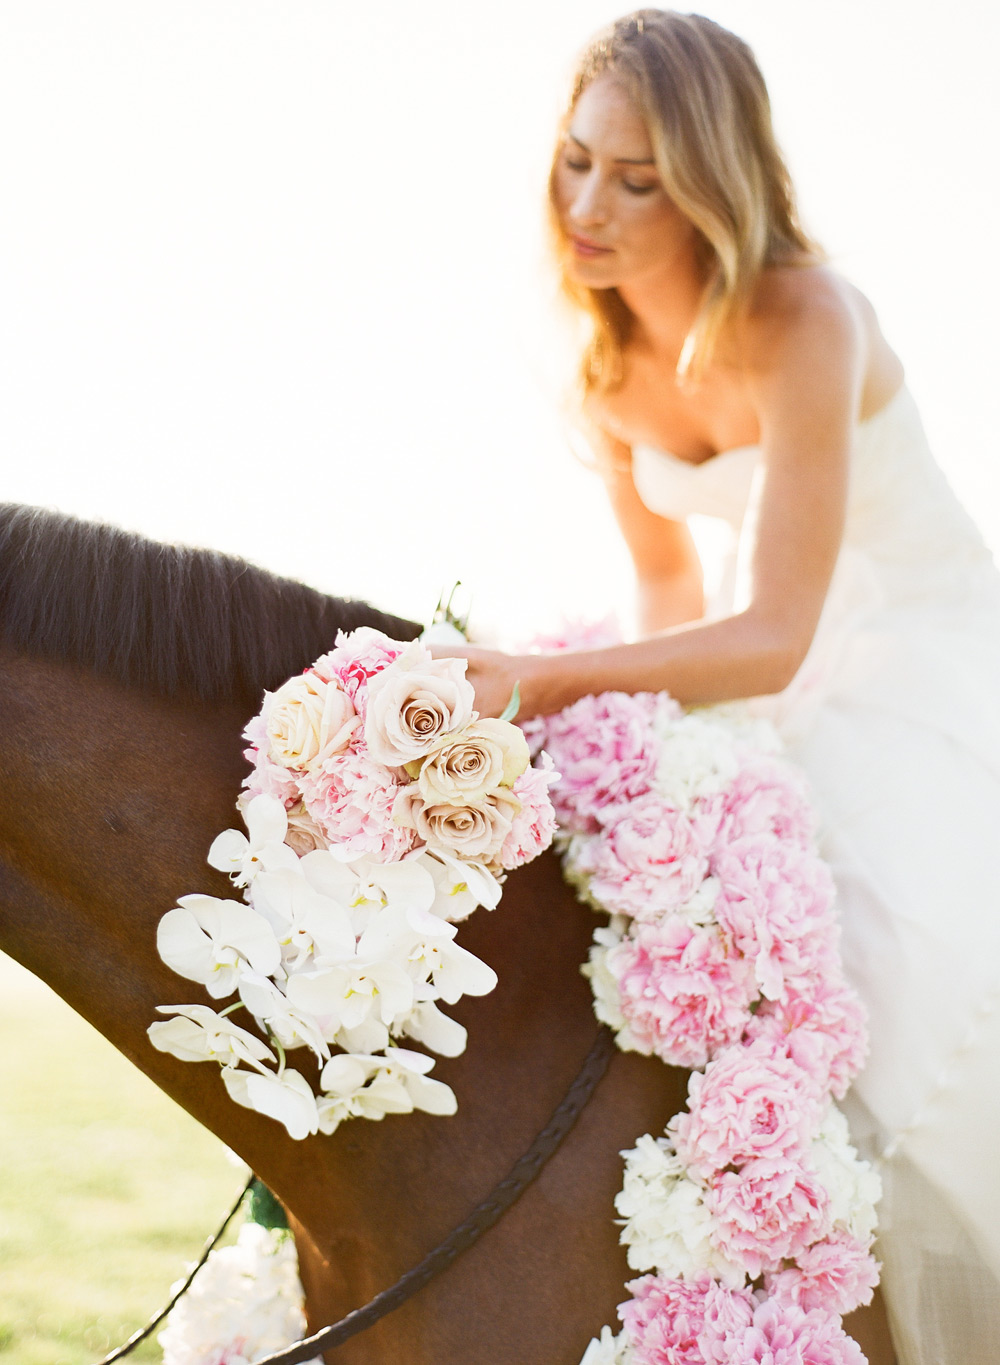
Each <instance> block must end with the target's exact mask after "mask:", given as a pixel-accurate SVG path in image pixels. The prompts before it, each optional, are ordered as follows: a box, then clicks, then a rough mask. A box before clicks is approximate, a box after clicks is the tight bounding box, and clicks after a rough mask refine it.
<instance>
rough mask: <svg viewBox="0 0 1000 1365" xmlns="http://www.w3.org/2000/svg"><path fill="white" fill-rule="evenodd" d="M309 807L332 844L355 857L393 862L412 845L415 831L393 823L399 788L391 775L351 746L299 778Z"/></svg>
mask: <svg viewBox="0 0 1000 1365" xmlns="http://www.w3.org/2000/svg"><path fill="white" fill-rule="evenodd" d="M300 785H301V789H302V796H303V799H304V800H305V803H306V809H307V810H308V812H309V814H310V816H311V817H312V819H313V820H315V821H316V824H317V825H318V826H319V828H320V830H321V831H322V833H323V835H324V836H325V837H326V838H327V839H328V840H329V841H330V843H331V844H338V845H340V846H341V847H343V848H345V849H346V850H347V851H348V852H349V853H350V854H351V855H352V856H353V857H358V858H360V857H363V856H365V857H369V858H374V859H375V861H376V862H380V863H390V862H395V861H397V860H398V859H399V858H401V857H402V856H403V854H404V853H406V852H407V851H408V850H409V849H410V848H412V847H413V842H414V837H415V836H414V833H413V831H412V830H411V829H403V828H401V827H400V826H399V825H395V824H393V821H392V808H393V803H394V801H395V800H396V796H397V794H398V792H399V790H400V783H399V782H397V781H396V779H395V777H394V776H393V774H392V773H391V772H390V771H389V770H388V769H386V768H384V767H383V766H382V764H381V763H376V762H374V761H373V760H372V759H371V758H369V757H368V755H367V754H365V753H363V752H355V751H354V750H351V749H348V750H347V752H346V753H343V754H338V755H337V756H336V757H335V758H333V759H331V760H330V762H329V763H327V764H326V765H325V766H324V768H323V770H322V771H320V772H316V773H303V775H302V777H301V779H300Z"/></svg>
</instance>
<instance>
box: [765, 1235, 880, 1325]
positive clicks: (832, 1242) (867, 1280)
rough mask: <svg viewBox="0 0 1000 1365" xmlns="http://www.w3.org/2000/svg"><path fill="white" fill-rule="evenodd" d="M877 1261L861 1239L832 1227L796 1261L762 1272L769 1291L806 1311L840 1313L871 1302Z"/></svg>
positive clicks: (770, 1293) (875, 1281)
mask: <svg viewBox="0 0 1000 1365" xmlns="http://www.w3.org/2000/svg"><path fill="white" fill-rule="evenodd" d="M878 1272H879V1264H878V1262H877V1261H876V1260H875V1258H874V1257H873V1256H872V1254H871V1252H870V1251H869V1250H868V1248H867V1246H865V1244H864V1243H863V1242H859V1241H858V1240H857V1239H856V1238H855V1237H852V1236H851V1234H850V1233H849V1232H845V1231H842V1230H841V1229H840V1228H835V1229H834V1230H833V1232H831V1233H830V1236H829V1237H827V1238H826V1239H825V1241H822V1242H817V1243H816V1244H815V1245H814V1246H811V1247H808V1248H807V1249H806V1250H805V1251H804V1252H802V1254H801V1256H799V1259H798V1263H797V1264H796V1265H794V1266H791V1267H790V1268H789V1269H787V1270H782V1271H779V1272H777V1273H776V1274H768V1275H765V1276H764V1286H765V1288H766V1289H767V1292H768V1294H769V1295H771V1296H773V1297H774V1298H779V1299H783V1300H785V1301H786V1302H791V1303H797V1304H798V1306H799V1307H800V1308H802V1309H804V1310H805V1311H806V1312H808V1311H809V1310H810V1309H813V1308H818V1309H820V1310H821V1311H822V1312H824V1313H838V1314H840V1315H841V1316H843V1315H844V1314H846V1313H853V1312H854V1310H855V1308H860V1307H861V1306H862V1305H863V1304H867V1303H871V1301H872V1294H873V1293H874V1291H875V1286H876V1285H877V1284H878Z"/></svg>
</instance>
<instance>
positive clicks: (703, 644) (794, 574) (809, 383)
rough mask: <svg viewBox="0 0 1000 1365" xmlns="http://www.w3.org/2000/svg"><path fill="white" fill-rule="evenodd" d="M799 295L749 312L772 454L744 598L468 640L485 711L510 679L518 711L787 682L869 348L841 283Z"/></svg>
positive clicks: (828, 552) (810, 603)
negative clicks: (656, 624) (675, 619)
mask: <svg viewBox="0 0 1000 1365" xmlns="http://www.w3.org/2000/svg"><path fill="white" fill-rule="evenodd" d="M810 275H812V272H810ZM791 295H792V296H791V298H790V299H788V298H785V299H780V300H779V301H778V306H773V305H772V306H768V308H767V309H766V310H765V311H764V313H763V316H761V317H758V318H754V319H751V321H749V322H748V324H747V327H746V333H745V338H744V342H745V346H746V354H747V355H748V360H747V361H746V363H745V365H744V372H745V374H746V380H747V385H748V392H749V396H750V398H751V401H752V402H753V404H754V406H755V409H756V411H757V414H758V417H759V421H760V433H761V446H762V450H763V462H764V470H763V476H764V484H763V488H762V490H761V497H760V501H759V515H758V519H757V525H756V527H755V528H753V529H752V555H751V563H750V571H751V581H750V593H749V600H748V603H747V606H746V607H745V608H744V609H743V610H741V611H739V612H737V613H735V614H734V615H732V616H728V617H725V618H723V619H721V620H718V621H712V622H707V623H695V624H689V625H684V626H679V627H674V628H671V629H668V630H665V631H661V632H659V633H658V634H656V635H653V636H651V637H650V638H648V639H645V640H640V641H638V642H637V643H635V644H628V645H620V646H617V647H615V648H611V649H597V650H585V651H580V652H573V653H566V654H555V655H527V656H521V657H510V656H504V655H497V654H495V653H492V652H490V651H483V650H471V649H470V650H469V651H468V655H469V659H470V668H469V678H470V680H471V681H472V683H473V685H474V686H475V688H476V693H477V699H478V702H479V705H480V709H481V710H482V711H484V712H494V711H499V709H500V708H501V707H502V706H503V705H504V704H505V702H506V700H507V698H508V697H509V695H510V691H511V686H512V684H513V682H514V680H519V682H520V689H521V699H522V715H534V714H546V713H550V712H552V711H556V710H559V709H561V708H562V707H564V706H567V705H569V704H570V703H571V702H573V701H575V700H577V698H579V697H581V696H585V695H587V694H588V693H597V692H604V691H609V690H610V691H626V692H637V691H645V690H648V691H661V690H665V691H668V692H670V693H671V694H672V695H673V696H674V697H676V698H677V699H678V701H681V702H685V703H696V702H712V701H722V700H727V699H730V698H735V697H747V696H756V695H759V694H762V693H769V692H778V691H780V690H781V689H782V688H784V687H786V686H787V685H788V683H789V682H790V681H791V679H792V677H793V676H794V674H795V672H796V670H797V669H798V667H799V665H800V664H801V662H802V660H803V659H804V658H805V654H806V651H807V650H808V648H809V645H810V643H811V641H812V637H813V634H814V633H815V629H816V625H817V622H818V620H819V615H820V611H821V609H822V606H823V601H824V598H825V596H826V592H827V588H828V586H829V582H830V577H831V575H832V573H833V568H834V564H835V563H836V558H837V552H838V550H839V547H840V541H841V537H842V534H843V523H844V512H845V506H846V499H847V479H848V464H849V457H850V450H851V442H852V436H853V429H854V424H855V421H856V419H857V413H858V405H859V399H860V391H861V384H862V379H863V373H864V351H865V343H864V334H863V330H862V326H861V323H860V320H859V318H858V316H857V314H856V313H855V311H854V309H853V307H852V306H851V304H850V302H849V301H848V298H847V296H846V293H845V292H842V291H841V290H840V289H838V288H837V287H836V286H835V285H834V284H833V283H832V282H831V283H826V282H824V281H822V280H820V281H818V282H817V281H816V278H815V276H813V277H812V280H811V281H805V280H803V282H802V286H801V287H796V286H795V285H794V284H793V286H792V289H791ZM457 652H462V653H465V652H466V651H457Z"/></svg>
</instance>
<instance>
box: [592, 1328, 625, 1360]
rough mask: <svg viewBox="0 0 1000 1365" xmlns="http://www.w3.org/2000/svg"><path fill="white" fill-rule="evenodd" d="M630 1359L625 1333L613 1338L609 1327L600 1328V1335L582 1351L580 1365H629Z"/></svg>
mask: <svg viewBox="0 0 1000 1365" xmlns="http://www.w3.org/2000/svg"><path fill="white" fill-rule="evenodd" d="M632 1359H633V1356H632V1350H631V1347H630V1346H629V1344H628V1341H627V1339H626V1337H625V1333H624V1332H620V1333H619V1335H618V1336H615V1335H614V1334H613V1333H612V1331H611V1328H610V1327H602V1328H601V1335H600V1336H599V1337H595V1338H594V1339H593V1341H592V1342H591V1343H590V1345H589V1346H588V1347H587V1349H586V1350H585V1351H584V1353H583V1359H582V1360H581V1361H580V1365H631V1361H632Z"/></svg>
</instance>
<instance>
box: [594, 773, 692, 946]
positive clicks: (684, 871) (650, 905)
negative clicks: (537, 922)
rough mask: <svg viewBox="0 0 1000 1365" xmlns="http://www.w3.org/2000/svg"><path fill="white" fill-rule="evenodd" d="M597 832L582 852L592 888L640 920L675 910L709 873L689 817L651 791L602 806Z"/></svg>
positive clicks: (598, 896) (604, 902) (614, 908)
mask: <svg viewBox="0 0 1000 1365" xmlns="http://www.w3.org/2000/svg"><path fill="white" fill-rule="evenodd" d="M600 820H601V824H602V826H603V829H602V833H601V837H600V838H597V839H594V840H592V841H591V842H590V843H589V844H588V845H587V846H586V847H585V848H584V849H583V850H582V852H581V855H580V859H579V868H580V870H581V871H582V872H585V873H588V874H589V876H590V879H591V883H590V890H591V894H592V895H593V896H595V897H596V899H597V900H599V901H600V902H601V904H602V905H603V906H604V907H605V908H606V909H607V910H608V911H610V912H612V913H617V914H622V915H632V916H634V917H635V918H636V919H640V920H653V919H659V918H660V917H661V916H662V915H663V914H665V913H667V912H668V911H671V910H676V909H677V908H678V907H679V906H681V905H683V904H684V902H685V901H686V900H688V899H689V898H690V897H691V895H692V894H693V893H694V891H695V890H696V889H697V888H698V887H699V886H700V885H701V883H702V882H703V881H704V879H705V877H706V875H707V873H708V858H707V856H706V852H705V848H704V846H703V845H702V844H700V843H699V842H698V839H697V837H696V835H695V832H694V829H693V827H692V825H691V822H690V820H689V819H688V818H687V816H686V815H683V814H682V813H681V812H680V811H677V810H674V809H673V807H672V806H668V805H666V804H665V803H664V802H663V800H662V799H661V798H660V797H658V796H655V795H654V794H653V793H649V794H648V795H646V796H640V797H638V798H636V799H635V800H634V801H631V802H629V803H628V804H622V805H617V806H610V807H606V808H605V809H604V810H603V811H602V812H601V815H600Z"/></svg>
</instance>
